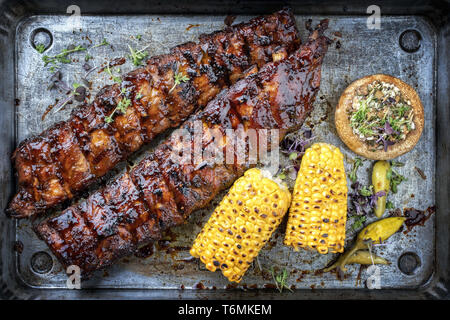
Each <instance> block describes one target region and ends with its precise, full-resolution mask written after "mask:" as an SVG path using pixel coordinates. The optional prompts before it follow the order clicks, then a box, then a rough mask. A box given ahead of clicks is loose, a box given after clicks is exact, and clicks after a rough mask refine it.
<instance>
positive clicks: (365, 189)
mask: <svg viewBox="0 0 450 320" xmlns="http://www.w3.org/2000/svg"><path fill="white" fill-rule="evenodd" d="M359 193H360V194H361V195H362V196H365V197H368V196H371V195H373V186H370V187H367V186H363V187H362V188H361V189H359Z"/></svg>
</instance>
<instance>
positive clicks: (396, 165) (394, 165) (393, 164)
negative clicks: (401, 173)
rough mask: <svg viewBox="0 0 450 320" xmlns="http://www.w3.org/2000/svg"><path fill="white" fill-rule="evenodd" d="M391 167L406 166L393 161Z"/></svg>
mask: <svg viewBox="0 0 450 320" xmlns="http://www.w3.org/2000/svg"><path fill="white" fill-rule="evenodd" d="M391 166H393V167H404V166H405V164H404V163H403V162H399V161H395V160H392V161H391Z"/></svg>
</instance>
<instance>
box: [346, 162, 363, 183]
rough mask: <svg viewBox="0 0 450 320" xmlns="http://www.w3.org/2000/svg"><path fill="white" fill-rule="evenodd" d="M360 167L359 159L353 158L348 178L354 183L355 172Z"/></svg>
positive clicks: (355, 178)
mask: <svg viewBox="0 0 450 320" xmlns="http://www.w3.org/2000/svg"><path fill="white" fill-rule="evenodd" d="M361 166H362V160H361V159H360V158H355V162H354V163H353V168H352V171H351V172H350V174H349V175H348V177H349V178H350V180H351V181H352V182H353V183H355V182H356V180H357V178H358V177H357V176H356V172H357V171H358V168H359V167H361Z"/></svg>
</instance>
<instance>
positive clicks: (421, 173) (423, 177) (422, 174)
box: [414, 167, 427, 180]
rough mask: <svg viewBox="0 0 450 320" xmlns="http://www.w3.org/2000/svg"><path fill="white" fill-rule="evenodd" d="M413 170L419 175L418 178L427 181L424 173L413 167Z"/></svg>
mask: <svg viewBox="0 0 450 320" xmlns="http://www.w3.org/2000/svg"><path fill="white" fill-rule="evenodd" d="M414 169H415V170H416V171H417V173H418V174H419V175H420V177H421V178H422V179H423V180H426V179H427V176H426V175H425V173H424V172H423V171H422V170H421V169H420V168H417V167H414Z"/></svg>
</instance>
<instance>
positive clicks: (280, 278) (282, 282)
mask: <svg viewBox="0 0 450 320" xmlns="http://www.w3.org/2000/svg"><path fill="white" fill-rule="evenodd" d="M270 273H271V274H272V278H273V280H274V281H275V285H276V286H277V289H278V291H280V293H281V292H283V289H287V290H289V291H291V292H292V290H291V288H289V287H288V286H287V279H288V277H289V273H288V271H287V270H286V268H285V269H283V270H282V271H281V272H280V273H278V274H276V273H275V270H274V268H273V267H271V268H270Z"/></svg>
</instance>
